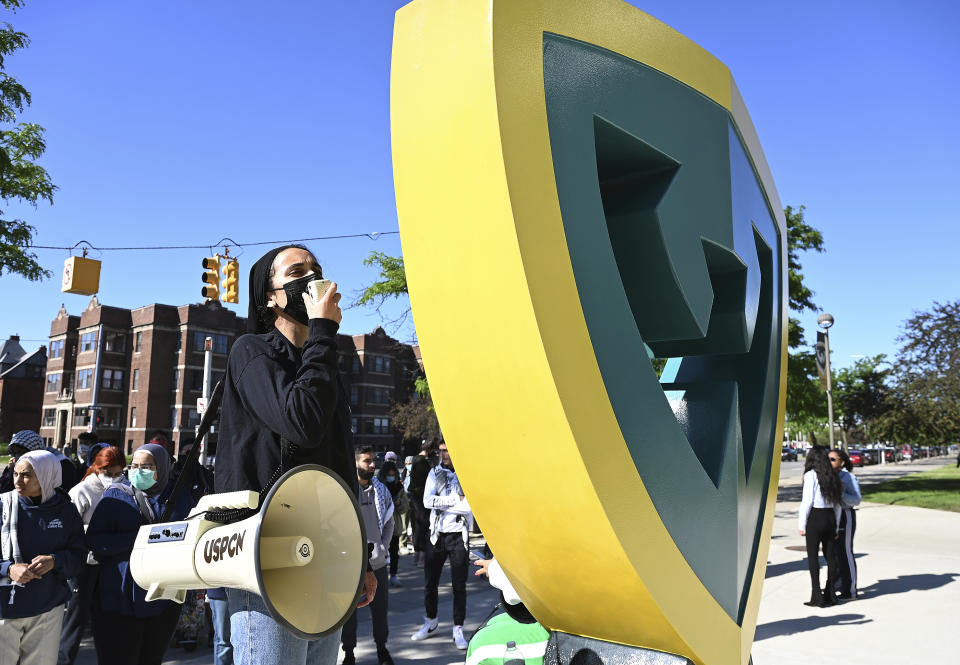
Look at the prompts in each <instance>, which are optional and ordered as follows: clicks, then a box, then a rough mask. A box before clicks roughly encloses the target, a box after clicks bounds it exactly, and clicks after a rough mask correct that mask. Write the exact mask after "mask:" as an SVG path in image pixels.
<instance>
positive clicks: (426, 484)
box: [0, 430, 486, 665]
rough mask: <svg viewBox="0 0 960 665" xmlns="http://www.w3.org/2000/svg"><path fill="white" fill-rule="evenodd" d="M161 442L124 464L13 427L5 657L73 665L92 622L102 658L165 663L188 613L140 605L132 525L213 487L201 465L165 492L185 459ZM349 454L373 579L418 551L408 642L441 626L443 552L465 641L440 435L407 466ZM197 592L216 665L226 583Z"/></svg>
mask: <svg viewBox="0 0 960 665" xmlns="http://www.w3.org/2000/svg"><path fill="white" fill-rule="evenodd" d="M167 447H168V444H167V442H166V441H165V440H164V439H163V437H162V435H159V434H158V435H157V437H156V439H155V441H154V442H151V443H148V444H146V445H143V446H141V447H140V448H138V449H137V450H136V451H135V452H134V454H133V457H132V459H131V461H130V463H129V464H128V463H127V459H126V457H125V455H124V453H123V451H122V450H121V449H120V448H118V447H116V446H114V445H111V444H109V443H104V442H98V441H96V435H95V434H84V435H82V436H81V437H80V440H79V446H78V450H77V451H76V453H75V454H74V453H73V452H72V451H70V450H68V451H67V453H68V454H69V456H65V455H63V453H61V452H59V451H56V450H54V449H52V448H50V447H48V446H46V445H45V443H44V441H43V439H42V438H41V437H40V436H39V434H38V433H37V432H33V431H29V430H24V431H21V432H17V433H16V434H15V435H14V436H13V438H12V440H11V443H10V446H9V451H10V454H11V460H10V464H9V465H8V466H7V467H6V469H5V470H4V472H3V474H2V477H0V490H2V500H3V504H2V518H0V525H2V526H0V541H2V547H3V559H4V563H3V564H0V577H2V578H3V580H2V581H0V619H2V621H0V662H4V663H5V662H8V661H9V662H10V663H18V662H19V663H20V664H21V665H52V664H53V663H58V664H60V665H72V663H74V662H75V660H76V657H77V653H78V651H79V647H80V642H81V639H82V638H83V635H84V631H85V630H86V627H87V626H88V625H91V626H92V632H93V637H94V645H95V648H96V653H97V660H98V662H99V663H101V664H103V665H110V664H113V663H117V664H119V663H144V664H147V663H160V662H162V660H163V656H164V653H165V651H166V649H167V646H168V645H169V644H171V642H172V640H173V638H174V635H175V632H178V624H182V623H184V622H185V619H186V617H185V616H184V615H185V614H186V612H187V611H188V610H187V609H186V608H185V607H184V606H182V605H180V604H178V603H175V602H172V601H165V600H161V601H150V602H147V601H146V599H145V594H146V591H145V590H144V589H142V588H140V587H139V586H137V584H136V583H135V582H134V580H133V578H132V576H131V572H130V565H129V561H130V554H131V552H132V550H133V544H134V540H135V538H136V535H137V532H138V531H139V529H140V527H141V526H143V525H144V524H150V523H153V522H156V521H158V520H159V519H160V516H161V515H162V513H163V510H164V508H165V506H166V504H167V501H168V500H171V501H173V504H174V505H173V510H172V513H171V517H170V519H173V520H177V519H183V518H185V517H186V515H187V514H188V513H189V511H190V509H191V508H192V507H193V506H194V505H195V504H196V501H197V499H198V498H199V497H200V496H201V495H202V494H204V493H206V492H210V491H212V489H213V484H212V482H211V481H210V479H209V474H207V475H204V474H201V475H200V476H199V478H198V479H197V483H196V484H195V485H194V486H192V487H187V488H184V490H183V491H182V492H181V493H180V494H179V496H177V497H176V498H171V492H172V490H173V488H174V485H175V481H176V473H175V471H176V469H175V466H180V465H179V464H177V465H175V460H174V459H173V458H172V457H171V455H170V454H169V453H168V450H167ZM355 463H356V474H357V481H358V487H359V491H358V494H357V496H358V503H359V505H360V509H361V514H362V515H363V518H364V521H365V529H366V533H367V535H368V540H369V541H370V542H371V543H372V544H373V548H372V552H371V556H370V558H369V561H368V566H369V568H370V570H372V572H373V574H374V576H375V578H376V580H377V586H378V587H379V588H381V589H386V588H387V586H388V585H389V586H402V583H401V582H400V580H399V578H398V576H397V566H398V563H399V559H400V556H401V554H412V555H413V559H414V562H415V564H416V565H417V566H419V567H421V568H422V569H423V570H424V611H425V618H424V624H423V626H421V628H420V629H419V630H417V631H416V632H415V633H414V634H413V635H411V638H412V639H413V640H422V639H426V638H427V637H431V636H433V635H434V634H436V632H437V629H438V625H439V608H438V600H437V599H438V585H439V579H440V575H441V572H442V569H443V566H444V564H445V562H446V560H447V559H449V560H450V566H451V572H452V579H453V582H452V584H453V628H452V631H451V638H452V640H453V642H454V644H455V645H456V647H457V648H458V649H466V648H467V640H466V638H465V636H464V632H463V625H464V621H465V619H466V580H467V574H468V559H469V557H468V538H469V533H470V530H471V528H472V515H471V512H470V507H469V504H468V503H467V501H466V499H465V497H464V493H463V490H462V489H461V488H460V484H459V481H458V479H457V475H456V471H455V470H454V467H453V464H452V461H451V459H450V455H449V453H448V451H447V448H446V444H445V443H443V442H442V441H441V442H440V443H439V445H438V444H437V443H435V442H424V443H423V445H422V446H421V450H420V453H419V454H418V455H416V456H409V457H406V459H405V460H404V461H403V463H400V461H399V458H398V457H397V455H396V453H394V452H388V453H387V454H386V456H385V458H384V459H383V462H382V463H381V464H379V465H378V464H377V461H376V456H375V453H374V450H373V448H371V447H369V446H366V447H358V448H356V449H355ZM378 466H379V468H378ZM485 571H486V568H484V572H485ZM388 599H389V594H388V593H386V592H383V593H376V594H374V597H373V600H372V602H371V603H370V604H369V608H370V611H371V613H372V618H373V637H374V641H375V643H376V647H377V657H378V661H379V662H380V663H381V664H382V665H393V659H392V657H391V656H390V653H389V651H388V650H387V647H386V642H387V636H388V634H389V630H388V625H387V615H388V614H387V613H388ZM200 600H201V602H202V601H203V597H202V595H201V596H200ZM206 600H207V602H208V603H209V606H210V614H211V624H212V626H211V627H212V629H213V633H214V635H213V641H214V662H215V663H216V665H230V664H231V663H233V649H232V647H231V641H230V622H229V620H228V613H227V611H226V607H225V606H226V604H227V597H226V593H225V590H224V589H209V590H207V592H206ZM182 628H183V627H182V626H181V630H182ZM356 628H357V618H356V614H355V613H354V614H352V615H351V616H350V617H349V619H348V620H347V622H346V624H345V625H344V627H343V631H342V635H341V644H342V649H343V659H342V663H343V664H344V665H353V664H354V663H355V662H356V661H355V658H354V655H353V651H354V648H355V646H356V643H357V635H356Z"/></svg>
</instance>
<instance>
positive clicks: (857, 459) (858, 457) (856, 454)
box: [847, 450, 863, 466]
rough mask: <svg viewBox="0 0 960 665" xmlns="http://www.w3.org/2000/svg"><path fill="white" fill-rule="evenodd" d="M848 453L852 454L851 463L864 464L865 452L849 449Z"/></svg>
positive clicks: (855, 464)
mask: <svg viewBox="0 0 960 665" xmlns="http://www.w3.org/2000/svg"><path fill="white" fill-rule="evenodd" d="M847 454H848V455H849V456H850V463H851V464H853V465H854V466H863V453H861V452H860V451H859V450H848V451H847Z"/></svg>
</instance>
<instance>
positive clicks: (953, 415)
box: [882, 301, 960, 444]
mask: <svg viewBox="0 0 960 665" xmlns="http://www.w3.org/2000/svg"><path fill="white" fill-rule="evenodd" d="M897 341H898V342H899V343H900V349H899V350H898V351H897V358H896V361H895V362H894V367H893V378H894V382H893V387H892V389H891V393H892V394H891V397H890V401H889V404H890V408H889V410H888V412H887V413H886V414H885V417H884V418H883V420H882V430H883V431H884V433H885V434H886V435H887V437H888V438H890V439H896V440H899V441H903V442H905V443H911V442H916V443H928V444H942V443H946V442H956V441H960V301H955V302H948V303H938V302H935V303H934V304H933V307H932V308H931V310H930V311H928V312H917V313H915V314H914V316H913V317H911V318H910V319H908V320H907V321H906V322H905V323H904V327H903V332H902V334H901V335H900V336H899V337H898V338H897Z"/></svg>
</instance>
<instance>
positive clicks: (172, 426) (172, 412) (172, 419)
mask: <svg viewBox="0 0 960 665" xmlns="http://www.w3.org/2000/svg"><path fill="white" fill-rule="evenodd" d="M170 429H177V407H173V408H172V409H170Z"/></svg>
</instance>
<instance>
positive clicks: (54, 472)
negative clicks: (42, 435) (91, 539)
mask: <svg viewBox="0 0 960 665" xmlns="http://www.w3.org/2000/svg"><path fill="white" fill-rule="evenodd" d="M60 479H61V473H60V461H59V460H58V459H57V456H56V455H54V454H52V453H50V452H47V451H46V450H34V451H31V452H28V453H27V454H25V455H22V456H21V457H20V459H18V460H17V463H16V466H14V469H13V486H14V489H13V491H11V492H6V493H4V494H0V505H2V512H0V546H2V552H3V561H2V562H0V665H6V664H7V663H11V665H12V664H14V663H17V662H19V663H20V664H21V665H49V663H54V662H56V660H57V651H58V647H59V645H60V623H61V621H62V620H63V605H64V603H66V602H67V599H68V598H69V597H70V587H69V586H68V585H67V578H68V577H71V576H73V575H75V574H76V573H77V571H78V570H79V569H80V566H81V565H82V564H83V561H84V560H85V559H86V549H85V548H84V545H83V523H82V522H81V521H80V514H79V513H78V512H77V509H76V508H75V507H74V505H73V503H71V502H70V498H69V497H68V496H67V493H66V492H64V491H63V490H62V489H60V488H59V485H60Z"/></svg>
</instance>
